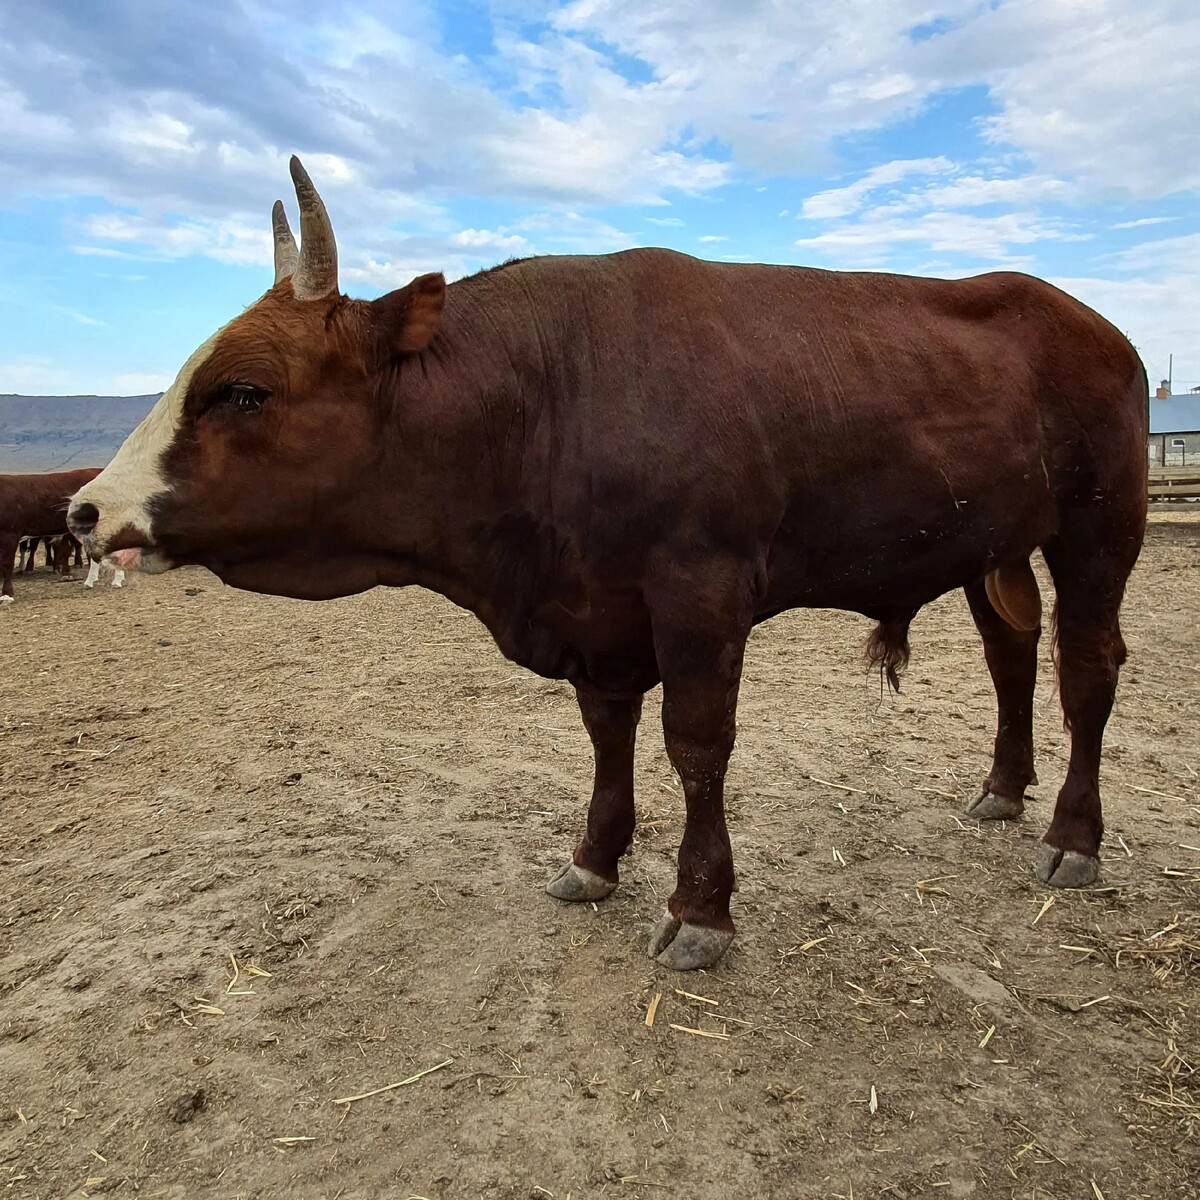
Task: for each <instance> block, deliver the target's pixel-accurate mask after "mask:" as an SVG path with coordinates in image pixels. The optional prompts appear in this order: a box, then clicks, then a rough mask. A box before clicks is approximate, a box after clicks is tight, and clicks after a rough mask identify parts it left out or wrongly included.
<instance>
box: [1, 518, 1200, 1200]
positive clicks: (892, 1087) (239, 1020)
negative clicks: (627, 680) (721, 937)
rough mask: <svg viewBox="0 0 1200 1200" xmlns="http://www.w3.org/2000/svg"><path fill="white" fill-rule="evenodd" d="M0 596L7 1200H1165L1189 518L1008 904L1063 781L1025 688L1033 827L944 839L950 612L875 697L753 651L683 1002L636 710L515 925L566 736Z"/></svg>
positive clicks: (537, 869) (760, 636)
mask: <svg viewBox="0 0 1200 1200" xmlns="http://www.w3.org/2000/svg"><path fill="white" fill-rule="evenodd" d="M17 584H18V587H17V600H18V602H17V603H16V604H14V605H12V606H9V607H8V609H7V610H0V660H2V664H3V665H2V668H0V737H2V739H3V740H2V742H0V955H2V958H0V1188H2V1189H3V1191H4V1194H5V1195H10V1194H11V1195H12V1196H14V1197H64V1196H71V1197H83V1196H89V1195H99V1194H112V1195H132V1194H134V1193H137V1194H140V1195H144V1196H154V1197H167V1198H169V1200H185V1198H190V1197H195V1196H214V1197H231V1198H232V1197H289V1198H290V1197H297V1198H308V1197H323V1198H329V1200H333V1198H335V1197H341V1198H344V1200H351V1198H374V1197H389V1198H392V1197H395V1198H399V1200H405V1198H408V1197H422V1198H427V1200H449V1198H458V1197H464V1198H467V1200H474V1198H475V1197H482V1198H483V1200H502V1198H503V1200H510V1198H518V1197H519V1198H521V1200H525V1198H530V1200H534V1198H537V1197H552V1198H556V1200H566V1198H567V1197H573V1198H575V1200H582V1198H584V1197H592V1196H600V1195H606V1196H613V1197H645V1198H647V1200H648V1198H652V1197H666V1196H678V1197H688V1198H695V1200H717V1198H721V1200H724V1198H726V1197H769V1198H773V1197H778V1198H781V1200H782V1198H790V1197H798V1198H809V1197H812V1198H817V1197H840V1198H846V1200H848V1198H850V1197H854V1198H856V1200H869V1198H872V1197H889V1198H892V1197H896V1198H899V1197H944V1198H945V1200H958V1198H960V1197H968V1196H971V1197H982V1196H989V1197H990V1196H997V1197H1010V1196H1012V1197H1028V1198H1030V1200H1052V1198H1059V1200H1067V1198H1074V1200H1101V1198H1103V1200H1135V1198H1137V1197H1153V1198H1154V1200H1161V1198H1163V1197H1172V1198H1174V1197H1183V1198H1186V1197H1195V1196H1200V1083H1198V1082H1197V1080H1196V1077H1195V1076H1194V1074H1193V1066H1192V1064H1196V1063H1200V1028H1198V1018H1200V905H1198V903H1197V900H1198V898H1200V775H1198V774H1197V772H1198V771H1200V729H1198V727H1197V723H1196V711H1197V703H1198V698H1200V639H1198V638H1197V614H1198V613H1200V515H1197V516H1191V517H1189V516H1188V515H1186V514H1168V515H1156V516H1155V517H1154V518H1153V521H1152V526H1151V531H1150V535H1149V540H1148V543H1147V549H1146V552H1145V554H1144V556H1143V558H1142V561H1141V563H1140V565H1139V567H1138V570H1137V572H1136V574H1135V576H1134V578H1133V581H1132V584H1131V590H1130V595H1129V598H1128V600H1127V602H1126V607H1125V620H1124V626H1125V633H1126V638H1127V640H1128V642H1129V645H1130V650H1131V658H1130V664H1129V666H1128V667H1127V668H1126V670H1125V672H1124V674H1123V677H1122V686H1121V690H1120V693H1119V696H1118V703H1117V709H1116V712H1115V713H1114V716H1113V720H1112V722H1111V724H1110V725H1109V736H1108V741H1107V746H1106V754H1105V766H1104V771H1103V779H1102V782H1103V787H1104V792H1105V809H1106V818H1107V826H1108V832H1107V836H1106V840H1105V846H1104V850H1103V859H1104V870H1103V876H1102V879H1101V883H1100V885H1099V886H1098V887H1096V888H1095V889H1092V890H1089V891H1087V892H1084V893H1064V892H1057V893H1054V894H1051V893H1050V892H1049V891H1048V890H1047V889H1045V888H1044V887H1042V886H1040V885H1039V884H1038V883H1037V882H1036V880H1035V879H1034V877H1033V874H1032V869H1031V868H1032V863H1033V857H1034V851H1035V848H1036V845H1037V839H1038V838H1039V837H1040V835H1041V832H1042V830H1043V829H1044V827H1045V825H1046V823H1047V821H1048V819H1049V812H1050V805H1051V803H1052V801H1053V797H1054V795H1055V793H1056V791H1057V788H1058V786H1059V785H1060V783H1061V781H1062V778H1063V774H1064V769H1065V764H1066V753H1067V743H1066V739H1065V736H1064V734H1063V732H1062V729H1061V721H1060V715H1059V709H1058V705H1057V700H1056V697H1055V693H1054V687H1053V678H1052V672H1051V670H1050V667H1049V653H1048V648H1046V649H1045V652H1044V654H1043V659H1044V669H1043V671H1042V679H1041V681H1040V683H1039V686H1038V727H1037V734H1036V738H1037V767H1038V771H1039V773H1040V776H1041V784H1040V786H1038V787H1036V788H1034V789H1033V796H1034V797H1035V799H1034V801H1033V802H1032V803H1031V804H1030V805H1029V816H1028V817H1027V819H1026V820H1025V821H1024V822H1021V823H1009V824H1006V825H1003V826H996V827H988V828H980V827H979V826H978V825H976V824H975V823H973V822H970V821H964V820H960V819H959V817H958V814H959V813H960V811H961V810H962V808H963V806H964V805H965V804H966V803H967V801H968V800H969V799H970V798H971V797H972V796H973V795H974V794H975V792H976V789H977V786H978V784H979V781H980V780H981V778H982V776H983V775H984V773H985V770H986V768H987V765H988V763H989V762H990V749H991V739H992V734H993V728H994V716H993V714H994V697H993V692H992V690H991V685H990V681H989V679H988V676H987V673H986V670H985V668H984V664H983V656H982V651H981V648H980V644H979V642H978V639H977V637H976V634H975V631H974V628H973V626H972V625H971V622H970V618H969V615H968V612H967V608H966V604H965V601H964V600H963V599H962V597H961V595H958V594H956V595H953V596H949V597H946V598H944V599H943V600H941V601H940V602H939V603H937V604H935V605H932V606H931V607H929V608H928V609H927V610H925V612H923V613H922V614H921V616H920V617H919V618H918V619H917V622H916V623H915V625H914V629H913V648H914V657H913V664H912V667H911V669H910V670H909V673H908V675H907V677H906V680H905V684H904V691H903V693H902V694H901V695H900V696H899V697H890V696H887V695H884V696H883V697H882V698H881V695H880V688H879V681H878V679H877V678H868V677H867V676H866V675H865V673H864V669H863V666H862V658H861V648H862V643H863V639H864V637H865V635H866V633H867V631H868V628H869V627H868V624H867V622H866V621H864V620H863V619H861V618H858V617H855V616H850V615H846V614H840V613H827V612H815V613H792V614H789V615H785V616H783V617H779V618H777V619H775V620H773V621H771V622H770V623H769V624H767V625H766V626H763V627H761V628H760V629H759V630H758V631H756V633H755V636H754V638H753V642H752V645H751V649H750V653H749V655H748V659H747V667H746V675H745V682H744V684H743V690H742V703H741V710H740V718H741V719H740V733H739V742H738V748H737V751H736V753H735V756H734V761H733V766H732V769H731V772H730V777H729V786H728V793H729V808H730V826H731V833H732V838H733V844H734V853H735V857H736V863H737V868H738V878H739V883H740V891H739V893H738V894H737V895H736V896H735V898H734V900H735V903H734V910H733V911H734V918H735V920H736V921H737V922H738V926H739V935H738V938H737V940H736V941H735V943H734V946H733V948H732V950H731V951H730V952H729V954H728V955H727V956H726V958H725V959H724V961H722V962H721V963H720V964H719V967H718V968H717V969H714V970H713V971H710V972H707V973H698V974H693V975H686V976H682V975H673V974H671V973H669V972H666V971H664V970H662V969H661V968H659V967H657V966H656V965H655V964H654V963H653V962H651V961H650V960H649V959H648V958H647V957H646V954H645V945H646V936H647V933H648V930H649V927H650V925H651V923H652V921H653V920H654V919H655V917H656V916H657V915H658V914H659V912H660V911H661V908H662V904H663V900H664V898H665V896H666V895H667V893H668V892H669V891H670V890H671V888H672V886H673V873H674V867H673V862H674V851H675V847H676V845H677V844H678V841H679V837H680V833H681V825H682V815H683V806H682V798H681V795H680V791H679V786H678V782H677V780H676V779H675V777H674V775H673V773H672V771H671V769H670V766H669V764H668V762H667V759H666V756H665V754H664V752H663V749H662V745H661V736H660V729H659V726H658V705H657V703H655V702H654V698H653V697H652V698H651V700H650V702H648V704H647V706H646V716H645V719H644V722H643V727H642V738H641V744H640V747H639V755H638V777H637V783H638V806H639V818H640V821H641V824H640V827H639V832H638V835H637V839H636V842H635V846H634V849H633V852H632V855H631V857H630V858H628V859H627V860H626V861H625V863H624V865H623V882H622V885H621V887H620V888H619V889H618V891H617V892H616V893H615V895H614V896H613V897H612V898H611V899H609V900H607V901H605V902H603V903H601V904H599V905H597V906H594V905H591V904H588V905H584V906H580V907H571V906H567V905H563V904H560V903H559V902H557V901H554V900H551V899H550V898H549V897H548V896H546V895H544V894H543V893H542V890H541V889H542V886H543V884H544V882H545V881H546V880H547V879H548V878H549V877H550V876H551V875H552V874H553V873H554V871H555V870H556V869H557V867H558V866H559V865H561V864H562V863H563V862H564V861H566V859H567V857H568V856H569V854H570V852H571V849H572V847H573V845H574V843H575V840H576V838H577V836H578V834H579V832H580V830H581V828H582V822H583V815H584V809H585V802H586V797H587V795H588V794H589V791H590V764H591V758H590V747H589V746H588V742H587V739H586V736H585V734H584V732H583V730H582V727H581V725H580V722H579V719H578V715H577V712H576V710H575V707H574V701H573V698H572V694H571V692H570V689H569V688H568V687H567V686H565V685H562V684H555V683H550V682H546V681H544V680H541V679H538V678H536V677H534V676H532V675H530V674H528V673H525V672H523V671H521V670H520V669H519V668H517V667H514V666H513V665H511V664H509V663H507V662H505V661H504V660H503V659H502V658H501V657H500V655H499V653H498V652H497V651H496V650H495V648H494V647H493V646H492V644H491V642H490V641H489V639H488V637H487V635H486V633H485V632H484V630H483V628H482V627H481V626H479V625H478V624H477V623H476V622H475V621H474V619H473V618H472V617H470V616H469V615H468V614H466V613H463V612H460V611H458V610H456V609H454V608H453V607H451V606H450V605H449V604H448V603H447V602H445V601H443V600H440V599H439V598H437V597H434V596H431V595H429V594H427V593H422V592H418V591H415V590H413V591H407V592H385V591H375V592H372V593H369V594H367V595H363V596H358V597H354V598H351V599H347V600H343V601H337V602H332V603H327V604H316V605H310V604H305V603H302V602H294V601H287V600H279V599H270V598H264V597H260V596H253V595H249V594H246V593H241V592H237V591H233V590H231V589H228V588H225V587H223V586H222V585H221V584H220V583H219V582H218V581H217V580H216V579H215V578H214V577H213V576H211V575H208V574H206V573H205V572H203V571H199V570H187V571H180V572H176V573H173V574H171V575H168V576H164V577H158V578H146V577H140V578H139V577H134V578H133V579H132V580H131V581H130V583H129V584H128V586H127V587H126V588H125V589H124V590H123V591H112V590H110V589H109V588H108V587H107V586H106V582H105V583H104V584H102V586H101V587H98V588H97V589H96V591H95V592H85V591H84V590H83V588H82V587H81V586H80V584H79V582H78V579H76V581H75V582H59V581H56V580H55V579H53V578H52V577H51V576H50V575H49V574H47V573H45V572H44V571H39V572H38V573H37V574H36V576H34V577H32V578H30V579H28V580H25V579H18V581H17ZM681 989H682V991H681ZM684 992H688V993H692V995H691V996H689V995H686V994H683V993H684ZM659 994H661V1001H660V1003H659V1004H658V1007H657V1013H656V1017H655V1021H654V1024H653V1027H652V1028H651V1027H648V1026H647V1023H646V1017H647V1009H648V1007H649V1006H650V1004H651V1001H652V999H653V998H654V997H656V996H658V995H659ZM701 997H703V999H701ZM422 1072H428V1073H426V1074H421V1075H420V1077H419V1078H415V1079H413V1081H412V1082H406V1083H405V1085H404V1086H402V1087H395V1088H393V1089H392V1090H389V1091H381V1092H378V1093H377V1094H375V1095H369V1096H367V1097H366V1098H363V1099H357V1100H354V1101H352V1102H350V1103H348V1104H347V1103H339V1102H338V1101H339V1100H341V1099H343V1098H346V1097H353V1096H358V1095H361V1094H362V1093H369V1092H371V1091H373V1090H375V1089H380V1088H383V1087H385V1085H388V1084H397V1083H400V1082H401V1081H406V1080H409V1079H410V1078H411V1077H415V1076H417V1075H418V1074H419V1073H422Z"/></svg>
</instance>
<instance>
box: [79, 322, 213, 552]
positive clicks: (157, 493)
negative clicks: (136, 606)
mask: <svg viewBox="0 0 1200 1200" xmlns="http://www.w3.org/2000/svg"><path fill="white" fill-rule="evenodd" d="M219 336H220V334H219V332H218V333H216V334H214V335H213V336H212V337H211V338H209V339H208V341H206V342H205V343H204V344H203V345H202V346H201V347H200V348H199V349H198V350H197V351H196V352H195V353H194V354H193V355H192V356H191V357H190V358H189V359H188V360H187V362H186V363H184V365H183V369H182V370H181V371H180V372H179V374H178V375H177V376H176V378H175V382H174V383H172V384H171V386H170V387H169V388H167V390H166V391H165V392H164V393H163V394H162V396H160V397H159V399H158V401H157V402H156V403H155V405H154V407H153V408H152V409H151V410H150V411H149V412H148V413H147V414H146V417H145V419H144V420H143V421H142V423H141V424H140V425H139V426H138V427H137V428H136V429H135V430H134V431H133V432H132V433H131V434H130V435H129V437H127V438H126V439H125V441H124V443H123V444H122V446H121V448H120V449H119V450H118V451H117V453H116V456H115V457H114V458H113V460H112V462H110V463H109V464H108V466H107V467H105V469H104V470H103V471H101V472H100V474H99V475H97V476H96V478H95V479H93V480H92V481H91V483H89V484H86V485H85V486H84V487H82V488H81V489H80V490H79V491H78V492H76V493H75V495H74V497H73V498H72V508H73V509H75V508H76V507H77V506H78V505H82V504H92V505H94V506H95V507H96V509H97V510H98V512H99V514H100V515H99V520H98V521H97V523H96V526H95V528H94V529H93V530H92V532H91V534H90V535H88V536H87V537H86V538H85V541H86V543H87V549H88V553H89V554H90V555H91V556H92V558H93V559H95V560H97V561H98V560H99V559H100V558H101V557H103V556H104V555H105V554H107V553H108V552H109V551H110V550H120V549H123V548H126V547H130V546H149V545H151V542H152V539H151V523H152V512H151V505H152V502H153V501H154V500H155V499H156V498H157V497H161V496H164V495H165V494H167V493H168V492H169V491H170V485H169V484H168V482H167V480H166V478H165V477H164V475H163V473H162V459H163V455H164V454H165V453H166V451H167V448H168V447H169V446H170V445H171V443H172V442H173V441H174V440H175V436H176V434H177V433H178V432H179V427H180V423H181V420H182V417H183V402H184V400H185V399H186V397H187V393H188V385H189V384H190V383H191V379H192V376H193V375H194V374H195V373H196V371H197V369H198V368H199V367H200V365H201V364H202V363H203V362H204V361H205V360H206V359H207V358H208V356H209V355H210V354H211V353H212V349H213V346H214V344H215V343H216V340H217V338H218V337H219ZM140 565H141V568H142V570H144V571H149V572H151V573H156V572H159V571H166V570H169V569H170V567H171V565H172V564H171V563H170V561H169V560H167V559H165V558H163V557H162V555H161V554H158V553H156V552H155V551H154V550H149V551H147V552H145V553H143V554H142V555H141V558H140Z"/></svg>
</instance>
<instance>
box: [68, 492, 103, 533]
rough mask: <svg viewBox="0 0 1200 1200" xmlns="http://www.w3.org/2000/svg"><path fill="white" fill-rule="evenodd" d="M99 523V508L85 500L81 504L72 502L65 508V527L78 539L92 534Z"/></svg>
mask: <svg viewBox="0 0 1200 1200" xmlns="http://www.w3.org/2000/svg"><path fill="white" fill-rule="evenodd" d="M99 523H100V510H99V509H98V508H97V507H96V506H95V505H94V504H88V503H87V502H86V501H85V502H84V503H82V504H72V505H71V507H70V508H68V509H67V528H68V529H69V530H70V531H71V532H72V533H73V534H74V535H75V536H76V537H77V538H79V540H80V541H84V540H86V539H88V538H90V537H91V536H92V534H93V533H94V532H95V531H96V526H97V525H98V524H99Z"/></svg>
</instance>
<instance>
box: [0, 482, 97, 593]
mask: <svg viewBox="0 0 1200 1200" xmlns="http://www.w3.org/2000/svg"><path fill="white" fill-rule="evenodd" d="M99 474H100V468H99V467H86V468H83V469H81V470H77V471H56V472H50V473H47V474H45V475H0V572H2V573H3V585H2V587H0V604H9V603H11V602H12V600H13V585H12V577H13V565H14V560H15V559H16V555H17V546H18V544H19V543H20V541H21V538H22V537H25V536H29V537H31V538H33V539H34V545H35V546H36V541H37V539H46V544H47V546H49V545H50V542H51V541H52V540H53V539H55V538H58V537H63V536H66V534H67V533H68V532H69V531H68V529H67V504H68V502H69V501H70V499H71V496H72V495H73V494H74V493H75V492H77V491H78V490H79V489H80V488H81V487H82V486H83V485H84V484H85V483H88V482H89V481H90V480H92V479H95V477H96V476H97V475H99ZM32 561H33V550H32V549H31V550H30V552H29V558H28V559H27V561H26V565H25V569H26V570H31V569H32ZM68 561H69V560H68ZM68 569H69V567H68Z"/></svg>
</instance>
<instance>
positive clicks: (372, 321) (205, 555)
mask: <svg viewBox="0 0 1200 1200" xmlns="http://www.w3.org/2000/svg"><path fill="white" fill-rule="evenodd" d="M292 177H293V179H294V181H295V183H296V197H297V200H298V201H299V204H300V219H301V229H302V232H303V245H302V247H301V248H300V250H299V251H297V249H296V245H295V242H294V240H293V238H292V235H291V231H290V230H289V229H288V226H287V221H286V219H285V217H284V215H283V205H282V204H279V203H277V204H276V206H275V212H274V218H273V219H274V229H275V246H276V260H275V285H274V287H272V288H271V289H270V290H269V291H268V292H267V293H266V294H265V295H264V296H263V297H262V298H261V299H260V300H259V301H258V302H257V303H255V304H253V305H251V306H250V307H249V308H247V309H246V310H245V311H243V312H242V313H240V314H239V315H238V316H236V317H234V319H233V320H232V321H230V322H229V323H228V324H227V325H225V326H224V327H223V328H222V329H221V330H219V331H218V332H217V333H215V334H214V335H213V336H212V337H211V338H209V339H208V341H206V342H205V343H204V344H203V345H202V346H201V347H200V348H199V349H198V350H197V351H196V352H195V353H194V354H193V355H192V356H191V358H189V359H188V360H187V362H186V363H185V364H184V366H183V369H182V370H181V371H180V372H179V375H178V377H177V378H176V380H175V382H174V383H172V384H171V386H170V387H169V388H168V389H167V391H166V392H165V393H164V394H163V395H162V397H161V398H160V399H159V401H158V402H157V403H156V404H155V406H154V408H153V409H151V411H150V413H149V414H148V415H147V417H146V419H145V420H144V421H143V422H142V423H141V424H140V425H139V426H138V427H137V429H135V430H134V431H133V433H131V434H130V435H129V437H128V438H127V439H126V441H125V444H124V445H123V446H122V447H121V448H120V450H119V451H118V452H117V454H116V457H115V458H114V459H113V460H112V462H111V463H110V464H109V465H108V466H107V467H106V468H105V469H104V470H103V471H102V472H101V473H100V474H99V475H98V476H97V477H96V478H95V479H94V480H92V481H91V482H90V483H89V484H87V486H86V487H84V488H82V489H80V491H78V492H77V493H76V494H75V496H74V497H73V498H72V501H71V505H70V508H69V509H68V512H67V521H68V524H69V526H70V528H71V530H72V532H73V533H74V534H75V535H76V536H77V537H79V538H81V539H83V540H84V541H85V543H86V544H87V547H88V550H89V552H90V553H91V555H92V557H93V558H97V559H98V558H101V557H103V556H105V555H108V554H113V553H117V554H120V552H121V551H128V557H126V556H121V557H122V558H123V560H124V561H122V562H121V563H120V565H123V566H124V565H132V561H133V560H135V559H136V558H137V557H138V556H139V555H140V565H141V566H142V568H143V569H144V570H148V571H166V570H169V569H170V568H171V567H174V566H182V565H186V564H198V565H201V566H206V567H209V568H210V569H211V570H213V571H215V572H216V573H217V574H218V575H219V576H220V577H221V578H222V579H225V580H226V581H227V582H233V583H236V584H237V585H238V586H242V587H250V588H254V589H255V590H258V591H274V592H283V593H284V594H287V595H303V596H308V597H310V598H313V599H317V598H323V597H326V596H331V595H345V594H346V593H347V592H349V591H360V590H362V588H364V587H370V586H374V584H375V583H376V582H378V561H377V560H378V555H377V554H376V553H375V552H376V551H377V550H378V543H379V532H378V531H377V530H375V529H373V528H372V529H370V530H368V531H367V532H366V534H365V535H364V536H366V540H367V541H368V543H369V547H368V550H364V551H363V552H362V553H360V554H357V557H356V556H355V552H354V551H353V549H352V546H353V542H354V538H353V536H352V534H353V533H354V531H355V530H357V529H358V526H359V524H361V522H362V512H361V508H362V506H361V503H360V501H359V495H360V492H361V490H362V487H363V483H364V480H366V479H367V478H368V477H369V476H370V472H371V471H373V470H376V469H377V468H378V462H379V459H380V454H381V450H380V444H381V443H380V437H379V428H378V425H379V422H380V420H381V410H380V409H379V406H378V405H376V404H375V403H374V398H375V394H376V382H377V381H376V378H375V374H376V372H378V371H379V370H380V369H381V366H382V364H385V363H387V362H390V361H391V360H392V359H393V358H395V357H396V356H398V355H401V354H405V353H411V352H417V351H420V350H423V349H424V348H425V346H426V345H427V344H428V342H429V339H430V338H431V337H432V336H433V332H434V330H435V328H436V327H437V324H438V320H439V318H440V315H441V311H442V305H443V302H444V299H445V291H446V285H445V280H444V279H443V278H442V276H441V275H427V276H422V277H421V278H420V279H417V280H414V281H413V283H411V284H409V285H408V287H406V288H401V289H399V290H398V291H396V292H393V293H390V294H389V295H388V296H383V297H380V298H379V299H378V300H374V301H370V302H366V301H357V300H349V299H347V298H346V297H344V296H342V295H341V293H340V292H339V290H338V287H337V251H336V247H335V245H334V241H333V230H332V228H331V227H330V225H329V218H328V216H327V215H326V213H325V208H324V205H323V204H322V203H321V199H320V197H319V196H318V195H317V194H316V192H315V190H314V189H313V187H312V182H311V181H310V180H309V178H308V176H307V175H306V174H305V173H304V168H303V167H301V166H300V164H299V161H298V160H296V159H293V160H292ZM331 448H336V453H330V450H331ZM368 523H369V522H368ZM373 556H374V557H373ZM347 559H349V565H347V563H346V560H347ZM339 564H340V565H339Z"/></svg>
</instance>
